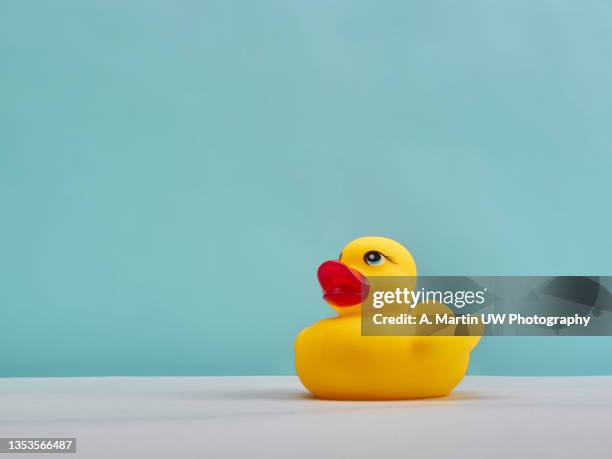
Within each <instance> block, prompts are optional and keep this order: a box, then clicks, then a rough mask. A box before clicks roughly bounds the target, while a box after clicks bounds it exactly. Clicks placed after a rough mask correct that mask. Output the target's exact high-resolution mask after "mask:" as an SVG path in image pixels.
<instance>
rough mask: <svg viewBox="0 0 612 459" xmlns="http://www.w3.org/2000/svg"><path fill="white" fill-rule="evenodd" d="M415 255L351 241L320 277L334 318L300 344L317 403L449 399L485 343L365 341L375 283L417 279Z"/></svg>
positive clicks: (300, 367) (299, 356) (382, 242)
mask: <svg viewBox="0 0 612 459" xmlns="http://www.w3.org/2000/svg"><path fill="white" fill-rule="evenodd" d="M416 274H417V269H416V264H415V262H414V259H413V258H412V255H411V254H410V252H409V251H408V250H407V249H406V248H405V247H404V246H402V245H401V244H400V243H398V242H396V241H394V240H392V239H387V238H383V237H363V238H360V239H356V240H354V241H352V242H350V243H349V244H348V245H347V246H346V247H344V249H342V252H341V253H340V258H339V259H338V261H326V262H325V263H323V264H322V265H321V266H320V267H319V271H318V277H319V282H320V284H321V287H322V289H323V293H324V295H323V298H324V299H325V301H327V302H328V303H329V304H330V306H331V307H332V308H333V309H334V310H335V311H336V312H337V314H338V315H337V317H333V318H328V319H324V320H321V321H320V322H317V323H315V324H314V325H312V326H310V327H308V328H306V329H305V330H303V331H302V332H301V333H300V334H299V335H298V337H297V338H296V341H295V365H296V370H297V374H298V377H299V378H300V381H301V382H302V384H304V386H305V387H306V388H307V389H308V390H309V391H310V392H312V393H313V394H314V395H315V396H316V397H320V398H324V399H333V400H401V399H413V398H425V397H439V396H443V395H447V394H448V393H450V392H451V391H452V390H453V388H454V387H455V386H457V384H459V382H460V381H461V379H462V378H463V376H464V375H465V372H466V371H467V368H468V363H469V359H470V351H471V350H472V349H473V348H474V347H475V346H476V344H477V343H478V341H479V340H480V336H362V335H361V303H362V302H363V301H364V300H365V299H366V298H367V295H368V280H367V278H368V277H370V276H411V277H416Z"/></svg>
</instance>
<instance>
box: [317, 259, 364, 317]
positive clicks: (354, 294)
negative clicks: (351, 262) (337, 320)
mask: <svg viewBox="0 0 612 459" xmlns="http://www.w3.org/2000/svg"><path fill="white" fill-rule="evenodd" d="M317 277H318V278H319V283H320V284H321V288H322V289H323V298H324V299H325V301H327V302H328V303H329V304H331V305H332V306H336V307H340V308H342V307H346V306H354V305H356V304H359V303H362V302H363V301H364V300H365V299H366V298H367V297H368V293H369V291H370V284H369V283H368V280H367V279H366V278H365V276H364V275H363V274H361V273H360V272H359V271H356V270H354V269H352V268H349V267H348V266H346V265H345V264H344V263H341V262H339V261H326V262H324V263H323V264H322V265H321V266H319V270H318V271H317Z"/></svg>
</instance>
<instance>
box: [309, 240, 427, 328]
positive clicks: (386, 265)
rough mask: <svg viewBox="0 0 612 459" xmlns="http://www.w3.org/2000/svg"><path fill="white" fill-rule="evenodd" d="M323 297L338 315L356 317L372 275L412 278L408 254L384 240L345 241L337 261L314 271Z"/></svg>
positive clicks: (410, 258) (366, 293)
mask: <svg viewBox="0 0 612 459" xmlns="http://www.w3.org/2000/svg"><path fill="white" fill-rule="evenodd" d="M317 275H318V278H319V283H320V284H321V288H322V289H323V298H324V299H325V301H327V303H329V305H330V306H331V307H332V308H334V309H335V310H336V312H338V314H339V315H341V316H345V315H349V314H357V313H359V312H360V311H361V308H360V306H361V303H362V302H363V301H364V300H365V299H366V298H367V297H368V292H369V289H370V284H369V282H368V279H367V278H368V277H372V276H410V277H416V275H417V269H416V264H415V263H414V259H413V258H412V255H411V254H410V252H409V251H408V250H407V249H406V248H405V247H404V246H403V245H402V244H400V243H399V242H396V241H394V240H393V239H388V238H385V237H374V236H370V237H362V238H359V239H355V240H354V241H352V242H349V243H348V244H347V245H346V247H344V248H343V249H342V252H340V257H339V258H338V261H335V260H330V261H326V262H324V263H323V264H321V266H319V270H318V273H317Z"/></svg>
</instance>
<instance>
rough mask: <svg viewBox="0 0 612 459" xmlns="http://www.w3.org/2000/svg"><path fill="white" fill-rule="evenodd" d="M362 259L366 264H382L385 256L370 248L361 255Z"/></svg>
mask: <svg viewBox="0 0 612 459" xmlns="http://www.w3.org/2000/svg"><path fill="white" fill-rule="evenodd" d="M363 261H365V262H366V263H367V264H368V265H373V266H376V265H382V264H383V263H384V262H385V257H384V255H383V254H382V253H380V252H377V251H376V250H370V251H369V252H368V253H366V254H365V255H364V256H363Z"/></svg>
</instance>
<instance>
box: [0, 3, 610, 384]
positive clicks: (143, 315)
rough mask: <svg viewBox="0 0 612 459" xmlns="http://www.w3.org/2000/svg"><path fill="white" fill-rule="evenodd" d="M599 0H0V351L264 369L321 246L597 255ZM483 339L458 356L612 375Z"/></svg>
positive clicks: (82, 363)
mask: <svg viewBox="0 0 612 459" xmlns="http://www.w3.org/2000/svg"><path fill="white" fill-rule="evenodd" d="M611 21H612V5H610V3H609V2H605V1H588V2H577V1H573V0H566V1H553V0H550V1H542V0H540V1H532V0H529V1H527V0H523V1H516V0H513V1H503V2H489V1H482V2H479V1H468V2H456V1H433V2H429V1H424V0H423V1H419V2H405V1H382V2H381V1H380V0H376V1H374V0H373V1H355V0H350V1H348V0H347V1H338V2H324V1H285V0H278V1H268V0H266V1H258V2H251V1H246V0H245V1H241V2H234V1H228V0H222V1H216V2H212V1H208V2H199V1H166V2H159V1H150V0H147V1H144V0H141V1H127V2H126V1H107V0H105V1H101V0H100V1H82V0H75V1H66V0H60V1H53V2H50V1H49V2H45V1H24V0H14V1H13V0H10V1H7V0H1V1H0V58H1V60H0V209H1V212H2V213H1V217H0V218H1V220H0V306H1V309H0V312H1V323H2V328H1V331H0V375H3V376H17V375H94V374H95V375H116V374H130V375H149V374H154V375H157V374H211V375H216V374H286V373H292V372H293V360H292V359H293V350H292V345H293V338H294V336H295V335H296V333H297V332H298V331H299V330H300V329H301V328H303V327H305V326H307V325H309V324H311V323H312V322H314V321H316V320H318V319H320V318H322V317H324V316H326V315H328V314H329V312H330V310H329V308H327V307H326V305H325V304H324V303H323V302H322V301H321V299H320V291H319V288H318V284H317V282H316V278H315V270H316V267H317V266H318V264H319V263H320V262H321V261H323V260H325V259H327V258H333V257H336V256H337V254H338V252H339V250H340V248H341V247H342V246H343V245H344V244H345V243H346V242H348V241H349V240H351V239H352V238H354V237H357V236H361V235H369V234H376V235H387V236H390V237H393V238H395V239H398V240H399V241H402V242H403V243H405V244H406V245H407V246H408V247H409V248H410V249H411V250H412V252H413V254H414V256H415V258H416V260H417V263H418V265H419V268H420V271H421V273H423V274H430V275H435V274H447V275H453V274H474V275H475V274H481V275H502V274H514V275H530V274H541V275H554V274H591V275H592V274H600V275H611V274H612V260H611V254H612V230H611V223H612V218H611V214H610V200H611V197H612V180H611V177H610V170H611V169H610V168H611V166H612V159H611V157H612V149H611V145H612V139H611V133H612V130H611V129H610V126H611V120H612V96H611V81H612V29H611V28H610V23H611ZM611 352H612V338H586V339H579V338H560V339H558V338H539V339H536V338H533V339H512V338H505V339H501V338H496V339H493V338H491V339H487V340H485V341H483V342H482V344H481V345H480V346H479V347H478V349H477V351H476V352H475V353H474V358H473V363H472V367H471V371H472V373H476V374H610V373H612V358H610V354H611Z"/></svg>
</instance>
